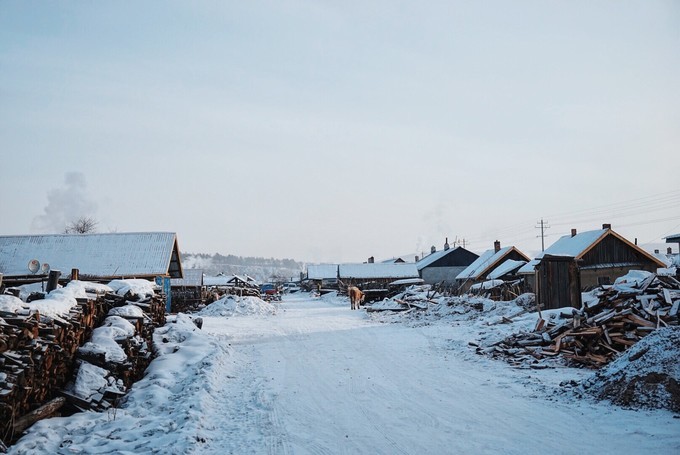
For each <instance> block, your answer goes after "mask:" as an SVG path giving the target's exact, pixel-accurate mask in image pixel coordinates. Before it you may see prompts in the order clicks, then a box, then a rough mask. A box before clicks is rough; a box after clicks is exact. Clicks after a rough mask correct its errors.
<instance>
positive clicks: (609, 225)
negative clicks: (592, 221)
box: [602, 223, 612, 229]
mask: <svg viewBox="0 0 680 455" xmlns="http://www.w3.org/2000/svg"><path fill="white" fill-rule="evenodd" d="M611 228H612V225H611V224H609V223H605V224H603V225H602V229H611Z"/></svg>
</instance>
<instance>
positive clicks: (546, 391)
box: [10, 294, 680, 455]
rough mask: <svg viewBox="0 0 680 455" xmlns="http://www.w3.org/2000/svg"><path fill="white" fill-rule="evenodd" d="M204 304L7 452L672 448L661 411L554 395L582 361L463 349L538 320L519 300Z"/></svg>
mask: <svg viewBox="0 0 680 455" xmlns="http://www.w3.org/2000/svg"><path fill="white" fill-rule="evenodd" d="M471 304H474V302H472V303H471ZM213 305H215V306H214V307H213V308H210V307H208V308H206V310H204V311H203V313H202V314H201V315H200V316H201V317H202V318H203V329H202V330H199V329H198V328H197V327H196V325H194V323H192V321H191V318H190V317H188V316H186V315H179V316H177V317H176V318H172V319H171V321H170V322H169V323H168V324H167V325H166V326H165V327H163V328H161V329H159V330H157V333H156V335H155V341H156V344H157V346H158V348H159V350H160V355H159V357H158V358H157V359H156V360H154V362H153V363H152V364H151V366H150V368H149V370H148V373H147V376H146V377H145V378H144V379H143V380H141V381H139V382H138V383H137V384H135V386H134V387H133V388H132V390H131V392H130V393H129V394H128V397H127V399H126V401H125V403H124V404H123V405H122V407H121V408H119V409H116V410H111V411H109V412H107V413H103V414H97V413H93V412H88V413H83V414H77V415H74V416H71V417H68V418H54V419H49V420H45V421H42V422H39V423H38V424H36V425H34V426H33V428H32V429H31V430H30V432H29V434H28V435H26V436H24V437H23V438H22V439H21V440H20V441H19V442H18V443H17V444H15V445H14V446H13V447H12V448H11V449H10V453H15V454H30V453H64V454H66V453H68V454H72V453H164V454H171V453H172V454H174V453H177V454H180V453H181V454H184V453H201V454H203V453H206V454H229V453H232V454H336V453H346V454H357V453H361V454H426V453H428V454H459V453H460V454H467V453H475V454H497V453H502V454H534V453H535V454H541V455H543V454H546V453H559V454H569V453H574V454H582V453H604V454H609V453H611V454H617V455H621V454H638V453H654V454H677V453H680V419H678V418H677V417H678V416H676V415H673V413H671V412H669V411H639V410H638V411H632V410H625V409H621V408H619V407H617V406H613V405H611V404H608V403H606V402H595V401H591V400H590V399H587V398H583V399H576V398H574V395H572V394H566V393H559V392H558V390H559V384H560V383H561V382H563V381H571V380H575V381H577V382H581V381H582V380H584V379H587V378H589V377H590V376H592V375H593V372H591V371H588V370H582V369H572V368H564V367H557V368H550V369H541V370H534V369H516V368H512V367H510V366H509V365H508V364H506V363H504V362H502V361H498V360H494V359H491V358H488V357H484V356H479V355H477V354H475V353H474V351H473V349H472V348H471V347H470V346H469V345H468V343H469V342H470V341H474V342H479V341H480V340H482V341H483V340H489V339H495V338H498V337H502V336H504V335H507V334H508V333H510V332H511V331H516V330H520V329H525V330H529V329H530V328H531V327H532V325H533V324H535V322H536V315H535V314H532V313H524V314H522V315H520V316H517V317H514V318H513V320H514V321H515V323H513V324H499V323H498V322H499V321H500V320H501V318H502V317H503V316H506V317H509V316H513V315H516V314H518V313H519V312H520V310H521V308H520V307H518V306H517V305H515V304H507V303H498V304H494V303H489V301H486V302H483V301H479V302H477V307H480V306H483V307H484V310H485V312H484V315H483V316H480V314H479V312H478V311H477V310H470V311H466V310H464V309H463V310H461V308H460V307H458V308H457V307H454V306H447V305H434V304H433V305H432V308H431V309H429V310H427V311H421V310H417V309H414V310H412V311H410V312H402V313H398V314H396V313H386V312H385V313H367V312H365V311H363V310H362V311H351V310H350V309H349V303H348V302H347V299H346V298H340V297H337V296H334V295H328V296H324V297H323V298H318V297H312V296H310V295H308V294H292V295H286V296H285V297H284V300H283V302H282V303H281V304H280V305H278V306H277V307H272V309H271V311H268V310H267V307H265V306H263V304H262V303H260V302H258V301H256V300H253V299H251V300H248V301H243V302H235V301H226V300H225V301H219V302H216V303H215V304H213ZM265 305H269V304H265ZM248 308H250V310H248ZM544 317H545V316H544Z"/></svg>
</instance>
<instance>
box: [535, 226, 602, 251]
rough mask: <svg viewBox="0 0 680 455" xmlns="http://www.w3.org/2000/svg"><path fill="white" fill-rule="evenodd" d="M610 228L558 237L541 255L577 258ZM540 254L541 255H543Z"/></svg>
mask: <svg viewBox="0 0 680 455" xmlns="http://www.w3.org/2000/svg"><path fill="white" fill-rule="evenodd" d="M607 232H611V230H610V229H596V230H594V231H586V232H581V233H579V234H576V235H575V236H573V237H572V236H571V235H564V236H562V237H560V238H559V239H558V240H557V241H556V242H555V243H553V244H552V245H550V247H548V248H547V249H546V250H545V251H544V252H543V255H546V254H549V255H552V256H569V257H574V258H578V257H580V256H581V255H583V254H584V253H585V252H587V250H589V249H590V247H592V246H593V245H594V244H595V243H597V241H598V240H600V239H601V238H602V237H604V235H605V234H607ZM543 255H541V257H542V256H543Z"/></svg>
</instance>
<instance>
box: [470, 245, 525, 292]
mask: <svg viewBox="0 0 680 455" xmlns="http://www.w3.org/2000/svg"><path fill="white" fill-rule="evenodd" d="M508 260H512V261H524V262H528V261H529V258H528V257H527V256H526V255H525V254H524V253H522V252H521V251H519V250H518V249H517V248H515V247H514V246H507V247H504V248H501V242H499V241H498V240H496V241H495V242H494V247H493V249H490V250H486V251H485V252H484V253H482V255H481V256H479V257H478V258H477V259H476V260H475V261H474V262H473V263H472V264H470V265H469V266H467V267H466V268H465V269H464V270H463V271H462V272H460V273H459V274H458V275H457V276H456V284H457V285H458V292H460V293H463V292H467V291H468V290H469V289H470V287H472V286H473V285H474V284H476V283H481V282H484V281H486V280H487V279H489V278H488V275H489V273H491V272H492V271H494V270H495V269H496V268H497V267H498V266H500V265H501V264H503V263H505V262H506V261H508Z"/></svg>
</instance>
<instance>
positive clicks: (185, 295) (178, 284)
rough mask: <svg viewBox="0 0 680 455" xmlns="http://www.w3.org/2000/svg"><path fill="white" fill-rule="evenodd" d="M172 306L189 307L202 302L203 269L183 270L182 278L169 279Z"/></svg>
mask: <svg viewBox="0 0 680 455" xmlns="http://www.w3.org/2000/svg"><path fill="white" fill-rule="evenodd" d="M170 289H171V290H172V303H173V306H177V307H178V308H181V307H190V306H192V305H198V304H200V303H201V302H202V301H203V294H204V293H203V269H184V277H183V278H171V279H170Z"/></svg>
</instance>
